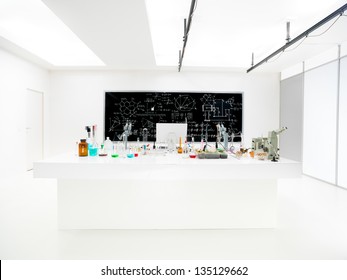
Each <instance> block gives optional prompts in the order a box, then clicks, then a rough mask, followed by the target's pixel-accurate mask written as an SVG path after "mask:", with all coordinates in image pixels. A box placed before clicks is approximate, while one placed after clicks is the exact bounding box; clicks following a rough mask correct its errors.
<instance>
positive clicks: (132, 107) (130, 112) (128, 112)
mask: <svg viewBox="0 0 347 280" xmlns="http://www.w3.org/2000/svg"><path fill="white" fill-rule="evenodd" d="M138 105H139V102H135V101H134V99H133V98H131V100H128V99H127V98H122V99H121V101H120V103H119V109H120V111H121V112H122V114H123V115H124V116H125V117H128V118H130V117H133V116H136V113H137V111H138Z"/></svg>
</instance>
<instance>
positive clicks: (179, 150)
mask: <svg viewBox="0 0 347 280" xmlns="http://www.w3.org/2000/svg"><path fill="white" fill-rule="evenodd" d="M177 153H179V154H182V153H183V149H182V137H180V144H179V146H178V149H177Z"/></svg>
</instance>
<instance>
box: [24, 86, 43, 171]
mask: <svg viewBox="0 0 347 280" xmlns="http://www.w3.org/2000/svg"><path fill="white" fill-rule="evenodd" d="M26 156H27V170H31V169H33V162H34V161H37V160H40V159H43V93H42V92H39V91H35V90H31V89H27V94H26Z"/></svg>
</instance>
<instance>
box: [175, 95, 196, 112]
mask: <svg viewBox="0 0 347 280" xmlns="http://www.w3.org/2000/svg"><path fill="white" fill-rule="evenodd" d="M174 104H175V107H176V109H177V110H179V111H187V112H188V111H192V110H194V109H196V107H195V100H194V99H193V97H191V96H189V95H180V96H178V97H177V98H175V101H174Z"/></svg>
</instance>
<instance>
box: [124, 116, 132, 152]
mask: <svg viewBox="0 0 347 280" xmlns="http://www.w3.org/2000/svg"><path fill="white" fill-rule="evenodd" d="M129 135H131V122H130V121H126V123H125V126H124V132H123V134H122V136H123V141H124V147H125V150H127V149H128V136H129Z"/></svg>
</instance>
